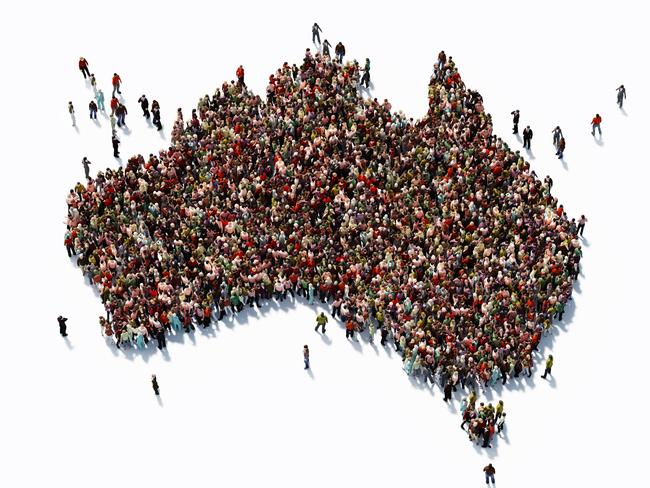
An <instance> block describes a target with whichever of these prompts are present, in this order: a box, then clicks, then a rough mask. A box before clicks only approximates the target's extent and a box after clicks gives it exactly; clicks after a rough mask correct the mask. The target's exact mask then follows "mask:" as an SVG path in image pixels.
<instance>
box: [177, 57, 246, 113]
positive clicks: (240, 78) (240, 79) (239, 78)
mask: <svg viewBox="0 0 650 488" xmlns="http://www.w3.org/2000/svg"><path fill="white" fill-rule="evenodd" d="M235 74H236V75H237V83H238V84H239V85H241V86H243V87H244V88H246V82H244V66H242V65H241V64H240V65H239V68H237V71H235ZM181 120H182V119H181Z"/></svg>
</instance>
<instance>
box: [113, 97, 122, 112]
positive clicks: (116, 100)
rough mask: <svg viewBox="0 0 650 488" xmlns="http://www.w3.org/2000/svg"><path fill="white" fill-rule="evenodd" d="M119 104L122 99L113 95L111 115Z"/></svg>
mask: <svg viewBox="0 0 650 488" xmlns="http://www.w3.org/2000/svg"><path fill="white" fill-rule="evenodd" d="M119 104H120V101H119V100H118V99H117V98H115V96H113V97H111V115H113V114H114V113H115V109H116V108H117V106H118V105H119Z"/></svg>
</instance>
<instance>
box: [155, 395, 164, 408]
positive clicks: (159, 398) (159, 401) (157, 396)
mask: <svg viewBox="0 0 650 488" xmlns="http://www.w3.org/2000/svg"><path fill="white" fill-rule="evenodd" d="M156 401H157V402H158V405H160V406H161V407H162V406H163V399H162V397H161V396H160V395H156Z"/></svg>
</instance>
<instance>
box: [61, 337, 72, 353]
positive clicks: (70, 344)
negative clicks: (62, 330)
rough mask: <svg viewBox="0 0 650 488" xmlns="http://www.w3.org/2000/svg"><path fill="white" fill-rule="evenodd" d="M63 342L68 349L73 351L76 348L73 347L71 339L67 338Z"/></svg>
mask: <svg viewBox="0 0 650 488" xmlns="http://www.w3.org/2000/svg"><path fill="white" fill-rule="evenodd" d="M63 342H64V343H65V345H66V346H68V349H70V350H71V351H72V350H73V349H74V346H73V345H72V343H71V342H70V339H69V338H68V337H67V336H66V337H64V338H63Z"/></svg>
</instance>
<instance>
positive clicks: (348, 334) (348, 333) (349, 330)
mask: <svg viewBox="0 0 650 488" xmlns="http://www.w3.org/2000/svg"><path fill="white" fill-rule="evenodd" d="M345 338H346V339H350V338H351V339H354V322H352V320H348V321H347V323H346V324H345Z"/></svg>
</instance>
